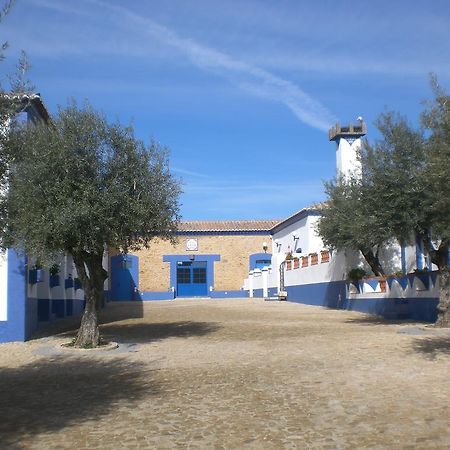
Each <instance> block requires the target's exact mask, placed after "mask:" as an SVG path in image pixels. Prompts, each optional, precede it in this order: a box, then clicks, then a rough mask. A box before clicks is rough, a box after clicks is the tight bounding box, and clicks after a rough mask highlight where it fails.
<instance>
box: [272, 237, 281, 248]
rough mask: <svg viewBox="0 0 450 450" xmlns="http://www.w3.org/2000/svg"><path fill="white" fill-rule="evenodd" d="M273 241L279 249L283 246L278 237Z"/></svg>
mask: <svg viewBox="0 0 450 450" xmlns="http://www.w3.org/2000/svg"><path fill="white" fill-rule="evenodd" d="M273 242H275V245H276V246H277V250H279V249H280V247H281V242H280V241H279V240H278V239H275V240H274V241H273Z"/></svg>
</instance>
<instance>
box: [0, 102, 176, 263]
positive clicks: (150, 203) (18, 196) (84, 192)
mask: <svg viewBox="0 0 450 450" xmlns="http://www.w3.org/2000/svg"><path fill="white" fill-rule="evenodd" d="M4 149H5V151H6V152H7V154H8V156H9V158H10V161H11V171H10V174H9V185H10V189H9V193H8V195H7V196H6V197H5V198H3V199H2V200H3V201H2V206H4V208H3V210H4V211H7V215H6V216H3V217H2V219H3V223H4V224H5V235H4V238H3V242H2V244H3V245H4V246H19V247H22V248H24V249H25V250H26V251H27V252H28V253H31V254H34V255H38V256H39V255H43V257H46V258H49V257H51V256H52V255H53V254H55V253H58V252H61V251H66V252H68V253H71V254H80V255H81V254H82V253H83V252H84V254H86V253H87V254H102V253H103V249H104V245H105V244H106V245H108V246H112V247H117V248H120V249H122V250H123V251H127V250H129V249H137V248H141V247H142V246H147V245H148V244H149V242H150V240H151V239H152V238H153V237H155V236H160V237H163V238H170V237H171V236H172V235H173V232H174V231H175V230H176V227H177V222H178V217H179V214H178V212H179V206H178V196H179V193H180V188H179V184H178V181H177V180H175V179H174V178H173V176H172V175H171V173H170V171H169V167H168V162H167V149H165V148H162V147H161V146H160V145H159V144H157V143H156V142H152V143H151V144H150V146H148V147H147V148H146V147H145V146H144V144H143V143H142V142H141V141H139V140H137V139H136V138H135V137H134V135H133V130H132V128H131V127H123V126H121V125H119V124H108V123H107V121H106V119H105V118H104V117H103V115H101V114H99V113H98V112H96V111H94V110H93V109H92V108H91V107H90V106H89V105H86V106H84V107H83V108H78V107H77V105H76V104H75V103H72V104H70V105H69V106H68V107H67V108H64V109H63V108H60V109H59V112H58V114H57V116H56V117H55V118H54V120H53V124H52V126H46V125H45V124H40V125H37V126H36V127H27V126H22V127H20V126H19V125H18V126H16V127H15V128H13V129H12V130H11V133H10V134H9V135H8V138H7V140H6V142H5V146H4Z"/></svg>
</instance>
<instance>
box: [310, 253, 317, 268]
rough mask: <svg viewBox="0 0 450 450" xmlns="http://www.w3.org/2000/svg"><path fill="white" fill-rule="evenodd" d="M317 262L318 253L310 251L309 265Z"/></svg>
mask: <svg viewBox="0 0 450 450" xmlns="http://www.w3.org/2000/svg"><path fill="white" fill-rule="evenodd" d="M318 263H319V255H318V254H317V253H311V265H312V266H315V265H316V264H318Z"/></svg>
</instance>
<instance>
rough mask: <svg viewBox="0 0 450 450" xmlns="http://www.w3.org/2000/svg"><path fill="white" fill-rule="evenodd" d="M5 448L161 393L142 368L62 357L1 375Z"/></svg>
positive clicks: (1, 430)
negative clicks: (121, 405)
mask: <svg viewBox="0 0 450 450" xmlns="http://www.w3.org/2000/svg"><path fill="white" fill-rule="evenodd" d="M0 380H1V382H0V411H2V420H1V421H0V436H1V441H0V446H1V447H2V448H21V444H20V441H21V440H22V439H27V440H29V439H30V438H32V437H33V436H34V435H37V434H40V433H47V432H50V433H53V432H56V431H58V430H61V429H63V428H65V427H68V426H70V425H75V424H77V423H83V422H85V421H95V420H98V419H99V418H101V417H102V416H104V415H107V414H108V413H110V412H111V411H112V410H114V409H117V408H118V405H119V404H125V405H127V406H128V407H131V406H132V405H133V403H134V402H135V401H136V399H140V398H143V397H147V396H153V395H156V394H158V393H159V391H160V388H159V385H158V383H157V382H156V381H154V380H152V374H151V372H150V371H149V370H148V369H147V370H145V368H144V366H143V365H142V364H140V363H137V362H131V361H128V360H127V361H125V360H122V359H114V360H106V359H105V360H103V359H94V358H91V357H89V356H88V355H83V357H72V356H70V355H69V356H62V357H59V358H53V359H51V360H48V359H47V360H45V361H38V362H33V363H30V364H27V365H23V366H21V367H17V368H2V369H0Z"/></svg>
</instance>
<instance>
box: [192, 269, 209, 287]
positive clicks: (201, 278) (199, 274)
mask: <svg viewBox="0 0 450 450" xmlns="http://www.w3.org/2000/svg"><path fill="white" fill-rule="evenodd" d="M192 275H193V278H194V283H199V284H204V283H206V269H203V268H197V269H195V268H194V269H193V274H192Z"/></svg>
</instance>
